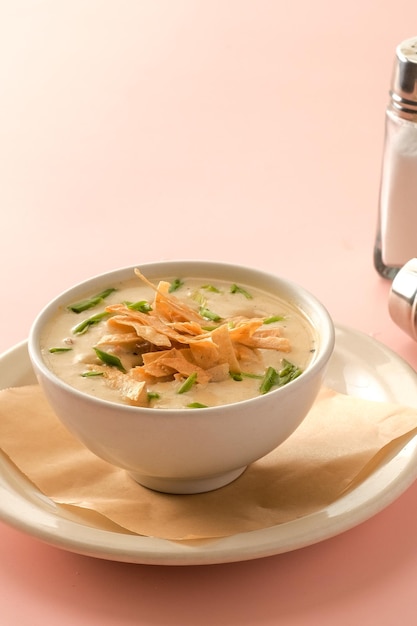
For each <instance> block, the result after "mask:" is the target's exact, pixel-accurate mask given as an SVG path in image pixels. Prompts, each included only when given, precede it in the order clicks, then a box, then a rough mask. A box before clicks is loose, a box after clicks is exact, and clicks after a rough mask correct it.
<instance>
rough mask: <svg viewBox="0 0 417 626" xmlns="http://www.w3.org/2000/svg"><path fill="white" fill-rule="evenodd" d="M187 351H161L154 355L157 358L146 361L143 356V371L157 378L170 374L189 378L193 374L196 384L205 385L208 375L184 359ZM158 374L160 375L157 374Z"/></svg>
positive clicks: (174, 349) (208, 378) (145, 356)
mask: <svg viewBox="0 0 417 626" xmlns="http://www.w3.org/2000/svg"><path fill="white" fill-rule="evenodd" d="M187 352H188V351H187V350H177V349H176V348H173V349H172V350H163V351H161V352H159V353H158V352H157V353H154V355H155V354H156V355H157V356H153V358H151V359H148V358H147V355H144V364H143V365H142V367H143V369H144V370H145V372H146V373H147V374H150V375H151V376H156V377H158V376H159V375H161V376H167V375H169V374H170V373H172V374H174V373H179V374H181V375H182V376H190V374H193V373H194V372H196V373H197V382H199V383H207V382H209V380H210V376H209V374H207V373H206V372H205V371H204V370H203V369H202V368H201V367H199V366H198V365H196V364H195V363H193V362H192V361H190V360H189V359H187V358H186V353H187ZM159 372H160V374H159Z"/></svg>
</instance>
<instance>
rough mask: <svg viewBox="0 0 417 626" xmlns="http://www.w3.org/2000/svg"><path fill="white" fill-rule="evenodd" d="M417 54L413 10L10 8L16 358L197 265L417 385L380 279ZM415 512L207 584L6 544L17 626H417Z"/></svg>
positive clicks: (2, 6) (4, 574) (374, 3)
mask: <svg viewBox="0 0 417 626" xmlns="http://www.w3.org/2000/svg"><path fill="white" fill-rule="evenodd" d="M413 29H414V30H413ZM416 34H417V4H416V2H415V0H397V1H396V2H391V3H388V2H385V1H382V2H381V1H380V0H351V2H349V3H346V2H344V3H339V2H332V1H331V0H316V1H315V2H309V1H308V0H299V2H292V3H290V2H284V0H280V1H279V0H276V1H274V0H258V1H255V0H240V1H239V0H223V1H221V0H205V1H204V0H142V1H139V0H137V1H134V0H120V1H113V2H111V1H110V0H71V1H70V2H65V1H64V0H55V1H53V0H44V1H42V0H31V1H30V0H12V1H10V2H7V1H6V0H0V206H1V214H0V225H1V235H2V241H1V246H0V267H1V290H2V303H3V306H2V307H1V308H0V327H1V328H2V332H1V335H0V351H5V350H7V349H9V348H12V347H13V346H14V345H15V344H16V343H18V342H20V341H22V340H24V339H25V338H26V337H27V334H28V331H29V327H30V324H31V322H32V320H33V318H34V316H35V315H36V313H37V312H38V311H39V309H40V308H41V307H42V306H43V305H44V304H46V302H47V301H48V300H49V299H50V298H51V297H53V296H55V295H56V294H57V293H58V292H60V291H62V290H64V289H65V288H67V287H70V286H71V285H73V284H74V283H76V282H78V281H80V280H82V279H85V278H87V277H89V276H91V275H92V274H96V273H101V272H103V271H106V270H109V269H113V268H115V267H120V266H123V265H131V264H138V265H140V264H142V263H144V262H147V261H154V260H159V259H178V258H196V259H215V260H221V261H230V262H235V263H241V264H245V265H252V266H255V267H258V268H261V269H266V270H272V271H273V272H275V273H277V274H281V275H284V276H286V277H288V278H291V279H293V280H295V281H297V282H299V283H301V284H303V285H304V286H305V287H307V288H308V289H309V290H310V291H313V292H314V293H315V294H316V295H317V296H318V297H319V298H320V299H321V300H322V301H323V303H324V304H325V305H326V306H327V308H328V309H329V311H330V313H331V314H332V316H333V318H334V320H335V321H336V322H337V323H340V324H345V325H348V326H350V327H352V328H356V329H358V330H361V331H363V332H365V333H366V334H369V335H371V336H372V337H374V338H376V339H378V340H379V341H381V342H382V343H384V344H386V345H388V346H390V347H391V348H392V349H394V350H395V351H396V352H397V353H398V354H400V355H401V356H402V357H404V359H405V360H407V361H408V362H409V363H410V364H411V365H413V366H414V367H417V345H416V344H415V343H414V342H413V341H412V340H411V339H409V338H408V337H407V336H406V335H405V334H404V333H403V332H402V331H401V330H400V329H398V328H397V327H396V326H395V325H394V324H393V322H392V321H391V319H390V317H389V315H388V310H387V295H388V291H389V283H388V282H386V281H384V280H383V279H381V278H379V276H378V275H377V274H376V272H375V270H374V268H373V264H372V250H373V243H374V235H375V229H376V218H377V203H378V187H379V178H380V164H381V153H382V144H383V126H384V111H385V106H386V103H387V94H388V88H389V81H390V76H391V68H392V62H393V56H394V51H395V46H396V45H397V43H399V42H400V41H401V40H402V39H405V38H408V37H411V36H414V35H416ZM416 255H417V250H416ZM416 496H417V486H416V485H414V486H412V487H411V488H410V489H409V490H408V491H407V492H406V493H405V494H404V495H403V496H401V497H400V498H399V499H398V500H397V501H396V502H395V503H394V504H392V505H390V506H389V507H388V508H387V509H385V510H384V511H383V512H382V513H379V514H378V515H376V516H375V517H373V518H372V519H370V520H369V521H367V522H365V523H363V524H361V525H360V526H358V527H356V528H354V529H353V530H350V531H348V532H345V533H343V534H342V535H339V536H337V537H335V538H333V539H329V540H327V541H324V542H322V543H320V544H317V545H315V546H311V547H308V548H304V549H302V550H298V551H296V552H292V553H288V554H284V555H280V556H275V557H269V558H266V559H260V560H256V561H250V562H244V563H236V564H227V565H214V566H206V567H203V566H202V567H184V568H176V567H156V566H141V565H128V564H121V563H114V562H106V561H101V560H95V559H91V558H87V557H81V556H78V555H75V554H71V553H67V552H64V551H61V550H58V549H56V548H53V547H50V546H48V545H44V544H42V543H40V542H39V541H38V540H36V539H33V538H31V537H28V536H25V535H24V534H22V533H21V532H19V531H17V530H14V529H11V528H9V527H7V526H6V525H4V524H0V555H1V558H0V598H1V618H0V619H1V623H2V624H4V625H5V626H9V625H13V626H14V625H15V624H19V625H20V626H25V625H26V624H27V625H30V626H34V625H37V624H54V623H55V624H59V625H60V626H65V625H66V624H68V625H69V624H71V626H76V625H78V624H79V625H85V624H89V625H95V624H97V625H100V626H107V625H110V624H117V626H125V625H131V624H132V625H133V624H135V625H137V624H139V625H142V624H146V625H155V626H156V625H159V624H161V625H162V624H164V625H166V624H170V625H176V626H187V625H190V626H191V625H192V626H196V625H201V626H212V625H213V624H217V625H223V624H224V625H226V624H227V625H228V626H233V625H236V626H237V625H239V626H253V625H257V626H269V625H272V624H284V625H288V626H301V625H303V626H307V625H308V626H315V625H320V626H327V625H329V626H330V625H332V626H333V625H334V624H335V623H337V624H338V625H339V626H344V625H346V626H348V625H349V626H350V625H351V624H370V625H373V624H375V625H376V624H378V626H391V625H394V624H395V625H396V624H400V623H402V624H410V623H413V620H415V580H416V578H417V542H416V533H415V527H416V514H417V497H416ZM410 615H413V616H414V617H410Z"/></svg>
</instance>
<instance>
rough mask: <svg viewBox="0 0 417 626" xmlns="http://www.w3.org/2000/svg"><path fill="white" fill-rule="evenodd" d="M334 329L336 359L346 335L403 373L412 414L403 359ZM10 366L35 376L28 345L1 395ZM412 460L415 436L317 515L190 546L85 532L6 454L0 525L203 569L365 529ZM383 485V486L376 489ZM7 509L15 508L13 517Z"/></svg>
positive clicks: (407, 477)
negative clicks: (369, 474) (208, 565)
mask: <svg viewBox="0 0 417 626" xmlns="http://www.w3.org/2000/svg"><path fill="white" fill-rule="evenodd" d="M335 328H336V345H335V353H337V352H338V350H339V347H340V343H341V337H342V341H343V339H344V338H345V337H346V336H348V337H350V338H352V337H353V338H355V339H356V340H357V341H359V343H361V344H364V345H367V346H371V347H373V348H374V349H376V350H377V351H378V352H379V353H381V354H382V355H384V356H385V357H387V358H388V360H389V361H390V362H391V365H393V366H394V367H397V368H399V369H401V373H402V375H404V374H405V375H406V377H408V382H407V381H406V382H405V385H407V388H408V391H410V388H409V385H410V382H411V383H412V385H413V387H414V389H412V390H411V393H412V394H414V393H415V407H417V373H416V372H415V371H414V370H413V368H412V367H411V366H410V365H409V364H408V363H407V362H406V361H404V360H403V359H402V357H400V356H399V355H398V354H396V353H395V352H394V351H393V350H391V349H390V348H388V347H387V346H385V345H384V344H382V343H380V342H379V341H378V340H376V339H374V338H373V337H371V336H370V335H366V334H365V333H363V332H362V331H358V330H354V329H351V328H349V327H347V326H342V325H337V324H335ZM332 358H333V357H332ZM8 360H17V361H20V360H21V363H20V364H19V365H20V368H21V371H18V372H16V378H17V377H18V375H19V376H20V377H21V379H24V378H25V377H26V376H28V375H29V376H30V375H32V376H33V370H32V368H31V365H30V360H29V355H28V352H27V341H26V340H25V341H22V342H20V343H18V344H16V345H15V346H13V347H12V348H10V349H9V350H7V351H6V352H4V353H3V354H1V355H0V389H3V388H6V387H9V386H11V385H10V384H6V385H3V383H2V369H3V368H4V363H5V362H7V361H8ZM17 386H21V385H17ZM353 395H355V394H353ZM414 461H417V435H416V436H415V437H414V438H412V439H411V440H409V441H408V442H407V443H406V445H404V446H402V447H401V448H400V449H399V450H398V451H397V453H396V454H395V455H394V456H393V458H392V459H390V460H389V461H388V462H387V463H386V464H385V465H383V466H382V467H381V468H379V469H378V470H376V471H375V472H374V473H373V474H372V475H371V476H370V477H369V478H367V479H366V480H365V481H364V482H363V483H361V485H359V486H358V487H357V488H355V489H353V490H352V491H351V492H350V493H348V494H346V495H345V496H343V497H342V498H340V499H338V500H337V501H336V502H334V503H332V504H331V505H329V506H327V507H324V508H323V509H320V510H319V511H316V512H315V513H312V514H310V515H307V516H304V517H302V518H299V519H297V520H293V521H289V522H286V523H284V524H278V525H275V526H271V527H268V528H263V529H259V530H254V531H250V532H245V533H239V534H236V535H232V536H230V537H222V538H218V539H212V540H210V541H208V542H204V543H198V544H193V545H190V544H188V543H187V544H185V543H181V542H173V541H170V540H167V539H161V538H156V537H143V536H140V535H132V534H127V533H124V532H120V533H118V532H115V531H112V530H104V529H101V528H97V527H94V526H90V525H87V524H86V523H85V522H83V520H80V519H77V518H76V516H75V515H74V516H72V515H71V514H69V513H68V511H66V510H65V509H62V508H61V509H60V507H59V505H57V504H55V503H54V502H53V501H52V500H51V499H49V498H48V497H47V496H45V495H44V494H42V493H41V492H40V491H39V490H38V489H37V488H36V487H35V486H34V485H33V484H32V483H30V481H29V480H28V479H27V478H26V477H25V476H24V475H23V474H22V473H21V472H20V470H18V469H17V468H16V467H15V466H14V464H13V463H12V462H11V461H10V460H9V459H8V458H7V457H6V455H4V454H1V456H0V492H2V497H1V498H0V520H2V521H3V522H5V523H6V524H8V525H10V526H12V527H14V528H16V529H18V530H20V531H22V532H24V533H26V534H28V535H31V536H33V537H35V538H37V539H40V540H41V541H43V542H45V543H47V544H49V545H52V546H55V547H58V548H61V549H64V550H67V551H70V552H74V553H77V554H82V555H85V556H91V557H96V558H101V559H106V560H114V561H120V562H129V563H137V564H145V565H146V564H152V565H205V564H220V563H231V562H238V561H246V560H252V559H257V558H263V557H266V556H274V555H278V554H282V553H284V552H290V551H294V550H298V549H301V548H303V547H307V546H309V545H313V544H315V543H318V542H321V541H324V540H326V539H330V538H331V537H334V536H336V535H338V534H341V533H342V532H345V531H347V530H350V529H351V528H353V527H355V526H357V525H358V524H360V523H362V522H365V521H366V520H368V519H369V518H371V517H373V516H374V515H376V514H377V513H379V512H380V511H382V510H383V509H384V508H386V507H387V506H388V505H389V504H391V503H392V502H393V501H394V500H396V499H397V498H398V497H399V496H400V495H401V494H402V493H404V492H405V491H406V489H408V487H410V486H411V484H412V483H413V482H414V481H415V480H416V478H417V462H414ZM393 468H394V469H395V471H394V472H392V469H393ZM381 481H382V482H383V485H382V486H381V485H380V484H378V483H379V482H381ZM369 490H370V493H368V492H369ZM355 499H356V500H357V502H356V503H355V502H354V500H355ZM11 505H18V506H17V512H16V510H15V508H14V507H13V506H11ZM54 510H55V512H54Z"/></svg>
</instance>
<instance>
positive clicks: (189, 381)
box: [178, 372, 197, 393]
mask: <svg viewBox="0 0 417 626" xmlns="http://www.w3.org/2000/svg"><path fill="white" fill-rule="evenodd" d="M196 382H197V372H193V373H192V374H190V375H189V376H188V378H186V379H185V380H184V382H183V383H182V385H181V387H180V388H179V389H178V393H186V392H187V391H190V389H191V387H192V386H193V385H194V384H195V383H196Z"/></svg>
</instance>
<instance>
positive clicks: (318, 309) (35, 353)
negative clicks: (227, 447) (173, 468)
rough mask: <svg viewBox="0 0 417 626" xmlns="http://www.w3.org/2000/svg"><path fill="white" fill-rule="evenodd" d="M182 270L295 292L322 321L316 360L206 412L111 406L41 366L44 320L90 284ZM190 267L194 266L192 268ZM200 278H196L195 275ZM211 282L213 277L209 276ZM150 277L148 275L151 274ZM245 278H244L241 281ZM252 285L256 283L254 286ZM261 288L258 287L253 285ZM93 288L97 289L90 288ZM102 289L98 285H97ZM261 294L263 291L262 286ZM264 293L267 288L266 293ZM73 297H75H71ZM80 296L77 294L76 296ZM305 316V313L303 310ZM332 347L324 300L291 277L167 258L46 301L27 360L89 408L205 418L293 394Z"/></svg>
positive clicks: (100, 276) (129, 268)
mask: <svg viewBox="0 0 417 626" xmlns="http://www.w3.org/2000/svg"><path fill="white" fill-rule="evenodd" d="M181 266H184V267H187V268H189V269H190V270H192V271H190V272H189V275H190V276H193V270H194V271H196V268H197V270H200V271H201V270H203V269H204V270H206V269H207V270H208V274H207V275H206V276H205V277H206V278H210V270H213V271H214V268H216V269H217V271H220V272H221V271H226V272H229V273H230V272H236V270H237V271H238V272H239V273H240V274H244V275H245V276H246V275H247V277H248V280H247V282H246V285H251V281H250V278H251V277H252V278H262V279H263V280H264V281H270V280H273V281H275V283H276V284H279V285H280V286H282V287H284V288H285V290H287V291H290V292H293V293H294V294H297V296H298V297H299V298H300V299H301V300H302V302H303V303H306V304H307V305H308V307H309V308H310V309H311V310H314V311H315V313H316V314H318V315H319V318H320V320H321V321H322V333H321V334H320V345H319V347H318V352H317V353H316V355H315V358H314V359H313V360H312V361H311V362H310V363H309V365H308V366H307V368H306V370H305V371H304V372H303V374H302V376H300V377H298V378H296V379H294V380H293V381H291V382H289V383H287V384H286V385H285V386H283V387H278V388H276V389H272V390H271V391H269V392H268V393H267V394H264V395H259V396H255V397H253V398H247V399H244V400H240V401H237V402H229V403H227V404H221V405H217V406H213V407H205V408H204V411H197V412H196V411H191V410H190V409H184V408H169V409H167V408H158V407H152V408H150V407H140V406H133V405H129V404H124V403H122V402H120V403H119V402H115V401H110V400H106V399H103V398H99V397H97V396H93V395H91V394H88V393H85V392H83V391H81V390H79V389H77V388H75V387H73V386H71V385H70V384H69V383H66V382H65V381H64V380H62V379H61V378H59V376H57V375H56V374H55V373H54V372H53V371H52V370H51V369H49V367H48V366H47V364H46V363H45V361H44V359H43V357H42V353H41V345H40V332H41V329H42V327H43V324H44V322H45V321H47V320H48V319H49V318H50V316H51V315H52V314H53V313H54V312H55V311H56V309H57V308H59V307H62V306H63V305H64V306H65V303H66V304H68V302H71V300H73V299H77V298H80V297H83V293H84V294H87V293H88V291H89V289H90V286H91V288H93V286H94V285H96V284H97V283H98V282H100V283H102V282H106V281H107V279H108V281H109V283H110V282H111V281H113V282H115V281H123V280H126V279H127V278H128V273H129V272H131V274H132V277H133V273H134V269H135V268H140V269H141V271H142V272H143V273H144V274H145V275H146V276H147V270H148V271H149V272H150V273H152V271H153V272H154V273H155V272H157V273H158V278H163V277H164V276H165V275H166V273H167V272H166V270H165V268H170V267H171V268H173V269H174V268H180V267H181ZM191 266H192V267H191ZM177 273H179V272H176V271H172V274H177ZM197 277H198V274H197ZM211 277H212V278H213V276H211ZM151 279H152V276H151ZM222 280H228V279H227V278H222ZM244 280H245V279H244ZM254 286H255V287H256V285H255V284H254ZM257 288H259V287H257ZM94 289H95V288H94ZM99 289H100V286H99ZM260 289H261V290H262V287H260ZM264 290H265V291H267V290H266V289H264ZM72 294H73V295H72ZM76 294H78V295H76ZM292 304H293V306H295V307H298V308H301V309H302V307H301V304H297V303H292ZM302 311H303V309H302ZM303 312H304V311H303ZM304 315H305V317H306V318H307V320H309V315H308V313H307V312H304ZM334 344H335V328H334V322H333V320H332V318H331V316H330V314H329V312H328V310H327V309H326V307H325V306H324V305H323V304H322V302H321V301H320V300H319V299H318V298H317V296H315V295H314V294H312V293H311V292H310V291H309V290H308V289H306V288H305V287H303V286H302V285H300V284H299V283H297V282H295V281H292V280H291V279H288V278H284V277H283V276H280V275H279V274H274V273H272V272H269V271H265V270H263V269H259V268H256V267H249V266H245V265H241V264H235V263H229V262H222V261H212V260H207V261H206V260H200V259H199V260H195V259H167V260H161V261H151V262H145V263H137V264H134V265H128V266H122V267H119V268H116V269H113V270H109V271H105V272H101V273H99V274H95V275H93V276H91V277H90V278H87V279H85V280H82V281H80V282H78V283H75V284H74V285H72V286H71V287H69V288H67V289H65V290H63V291H62V292H60V293H59V294H58V295H57V296H55V297H54V298H53V299H52V300H50V301H49V302H48V303H47V304H45V305H44V306H43V307H42V308H41V310H40V311H39V312H38V314H37V315H36V317H35V319H34V321H33V322H32V324H31V326H30V330H29V335H28V352H29V358H30V360H31V362H32V366H33V367H34V369H35V372H36V376H37V378H38V380H39V375H38V373H41V374H42V375H43V376H44V377H46V379H47V380H48V381H49V382H50V383H52V384H55V385H56V386H57V387H59V388H60V389H61V390H62V391H64V392H66V393H67V394H74V396H75V397H77V398H80V399H82V400H83V401H86V402H89V403H90V404H94V405H96V406H97V407H106V408H107V409H108V408H109V407H113V408H117V410H118V411H122V412H123V413H126V414H129V413H131V414H132V415H136V416H138V415H141V414H142V415H148V414H149V412H151V414H152V415H153V416H155V417H156V415H163V416H175V415H184V414H189V413H190V414H191V413H192V414H193V415H196V413H197V414H198V415H201V414H203V415H207V414H209V413H213V412H215V413H219V412H220V411H221V412H222V413H224V412H227V411H231V410H233V408H234V407H236V406H242V405H246V404H253V403H259V402H260V401H262V399H266V398H267V399H271V398H274V397H275V396H276V395H277V394H278V393H279V394H280V396H281V397H282V396H285V395H286V394H288V393H290V392H292V391H293V390H294V389H295V388H296V387H298V386H300V385H304V383H305V381H306V379H310V378H311V377H313V376H315V375H316V373H317V371H319V370H322V369H324V368H325V366H326V364H327V363H328V361H329V359H330V357H331V355H332V353H333V349H334Z"/></svg>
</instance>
